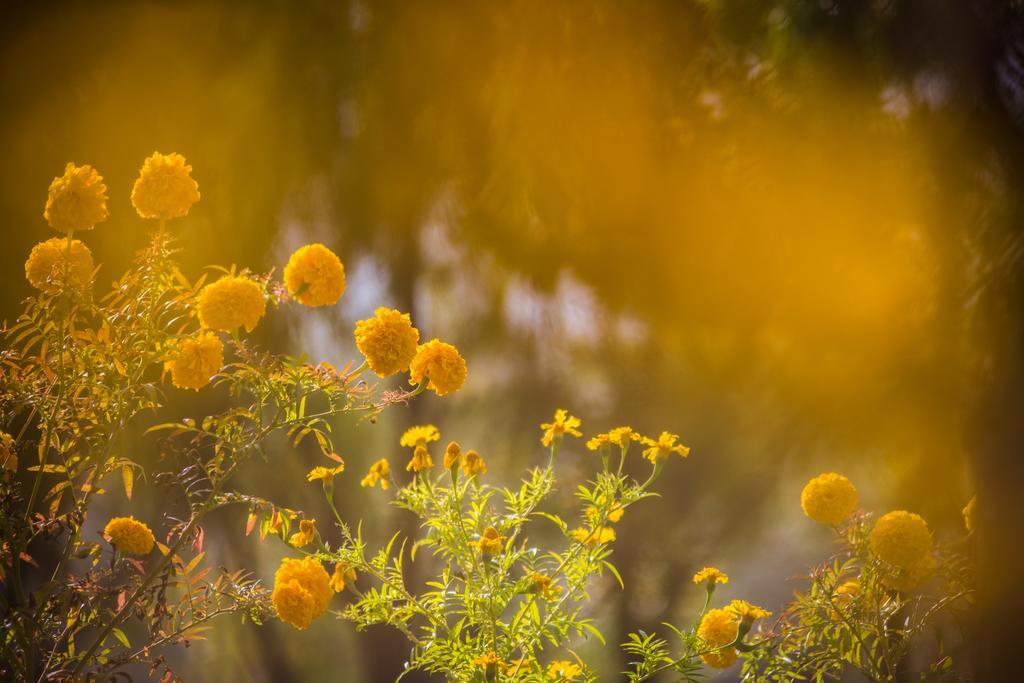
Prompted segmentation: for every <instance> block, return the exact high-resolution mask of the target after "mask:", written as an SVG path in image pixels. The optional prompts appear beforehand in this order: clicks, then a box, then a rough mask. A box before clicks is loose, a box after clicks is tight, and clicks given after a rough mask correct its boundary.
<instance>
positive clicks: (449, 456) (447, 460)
mask: <svg viewBox="0 0 1024 683" xmlns="http://www.w3.org/2000/svg"><path fill="white" fill-rule="evenodd" d="M460 460H462V448H461V447H460V446H459V443H458V442H457V441H452V442H451V443H449V444H448V448H445V449H444V468H445V469H446V470H450V469H453V468H455V467H458V466H459V461H460Z"/></svg>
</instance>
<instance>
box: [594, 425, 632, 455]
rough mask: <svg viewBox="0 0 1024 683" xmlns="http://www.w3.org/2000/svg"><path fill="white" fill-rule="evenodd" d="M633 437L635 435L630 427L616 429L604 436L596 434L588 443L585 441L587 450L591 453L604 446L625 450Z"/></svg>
mask: <svg viewBox="0 0 1024 683" xmlns="http://www.w3.org/2000/svg"><path fill="white" fill-rule="evenodd" d="M635 436H637V434H636V432H634V431H633V429H632V428H631V427H616V428H615V429H612V430H611V431H607V432H605V433H604V434H598V435H597V436H595V437H593V438H592V439H590V441H587V448H589V449H590V450H592V451H596V450H599V449H600V448H603V447H605V446H618V447H619V448H622V449H625V448H626V447H627V446H628V445H629V442H630V441H632V440H633V438H634V437H635Z"/></svg>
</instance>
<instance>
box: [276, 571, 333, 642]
mask: <svg viewBox="0 0 1024 683" xmlns="http://www.w3.org/2000/svg"><path fill="white" fill-rule="evenodd" d="M331 595H332V592H331V577H330V576H328V575H327V571H326V570H325V569H324V567H323V565H322V564H320V561H319V560H316V559H314V558H312V557H304V558H302V559H301V560H296V559H293V558H290V557H286V558H285V559H284V560H282V561H281V566H280V567H279V568H278V570H277V572H276V573H275V574H274V592H273V594H272V596H271V600H272V602H273V603H274V610H275V611H276V612H277V616H278V618H279V619H280V620H281V621H283V622H285V623H286V624H291V625H292V626H294V627H295V628H297V629H299V630H300V631H301V630H303V629H305V628H308V627H309V624H310V623H311V622H312V621H313V620H314V619H316V618H317V617H319V616H320V615H321V614H323V613H324V612H325V611H326V610H327V604H328V603H329V602H330V600H331Z"/></svg>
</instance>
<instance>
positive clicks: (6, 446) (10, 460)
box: [0, 432, 18, 472]
mask: <svg viewBox="0 0 1024 683" xmlns="http://www.w3.org/2000/svg"><path fill="white" fill-rule="evenodd" d="M0 469H5V470H10V471H12V472H15V471H17V469H18V449H17V448H16V447H15V443H14V437H13V436H11V435H10V434H8V433H7V432H0Z"/></svg>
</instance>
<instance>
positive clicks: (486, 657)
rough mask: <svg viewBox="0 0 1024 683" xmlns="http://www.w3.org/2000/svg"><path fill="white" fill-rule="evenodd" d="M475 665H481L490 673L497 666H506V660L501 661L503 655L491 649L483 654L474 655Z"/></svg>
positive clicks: (480, 666)
mask: <svg viewBox="0 0 1024 683" xmlns="http://www.w3.org/2000/svg"><path fill="white" fill-rule="evenodd" d="M472 664H473V666H476V667H479V668H481V669H483V670H484V671H486V672H487V673H488V674H493V673H494V672H495V671H496V670H497V668H498V667H499V666H500V667H504V664H505V663H504V662H502V661H501V657H499V656H498V653H497V652H495V651H494V650H489V651H487V652H485V653H484V654H482V655H477V656H476V657H473V662H472Z"/></svg>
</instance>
